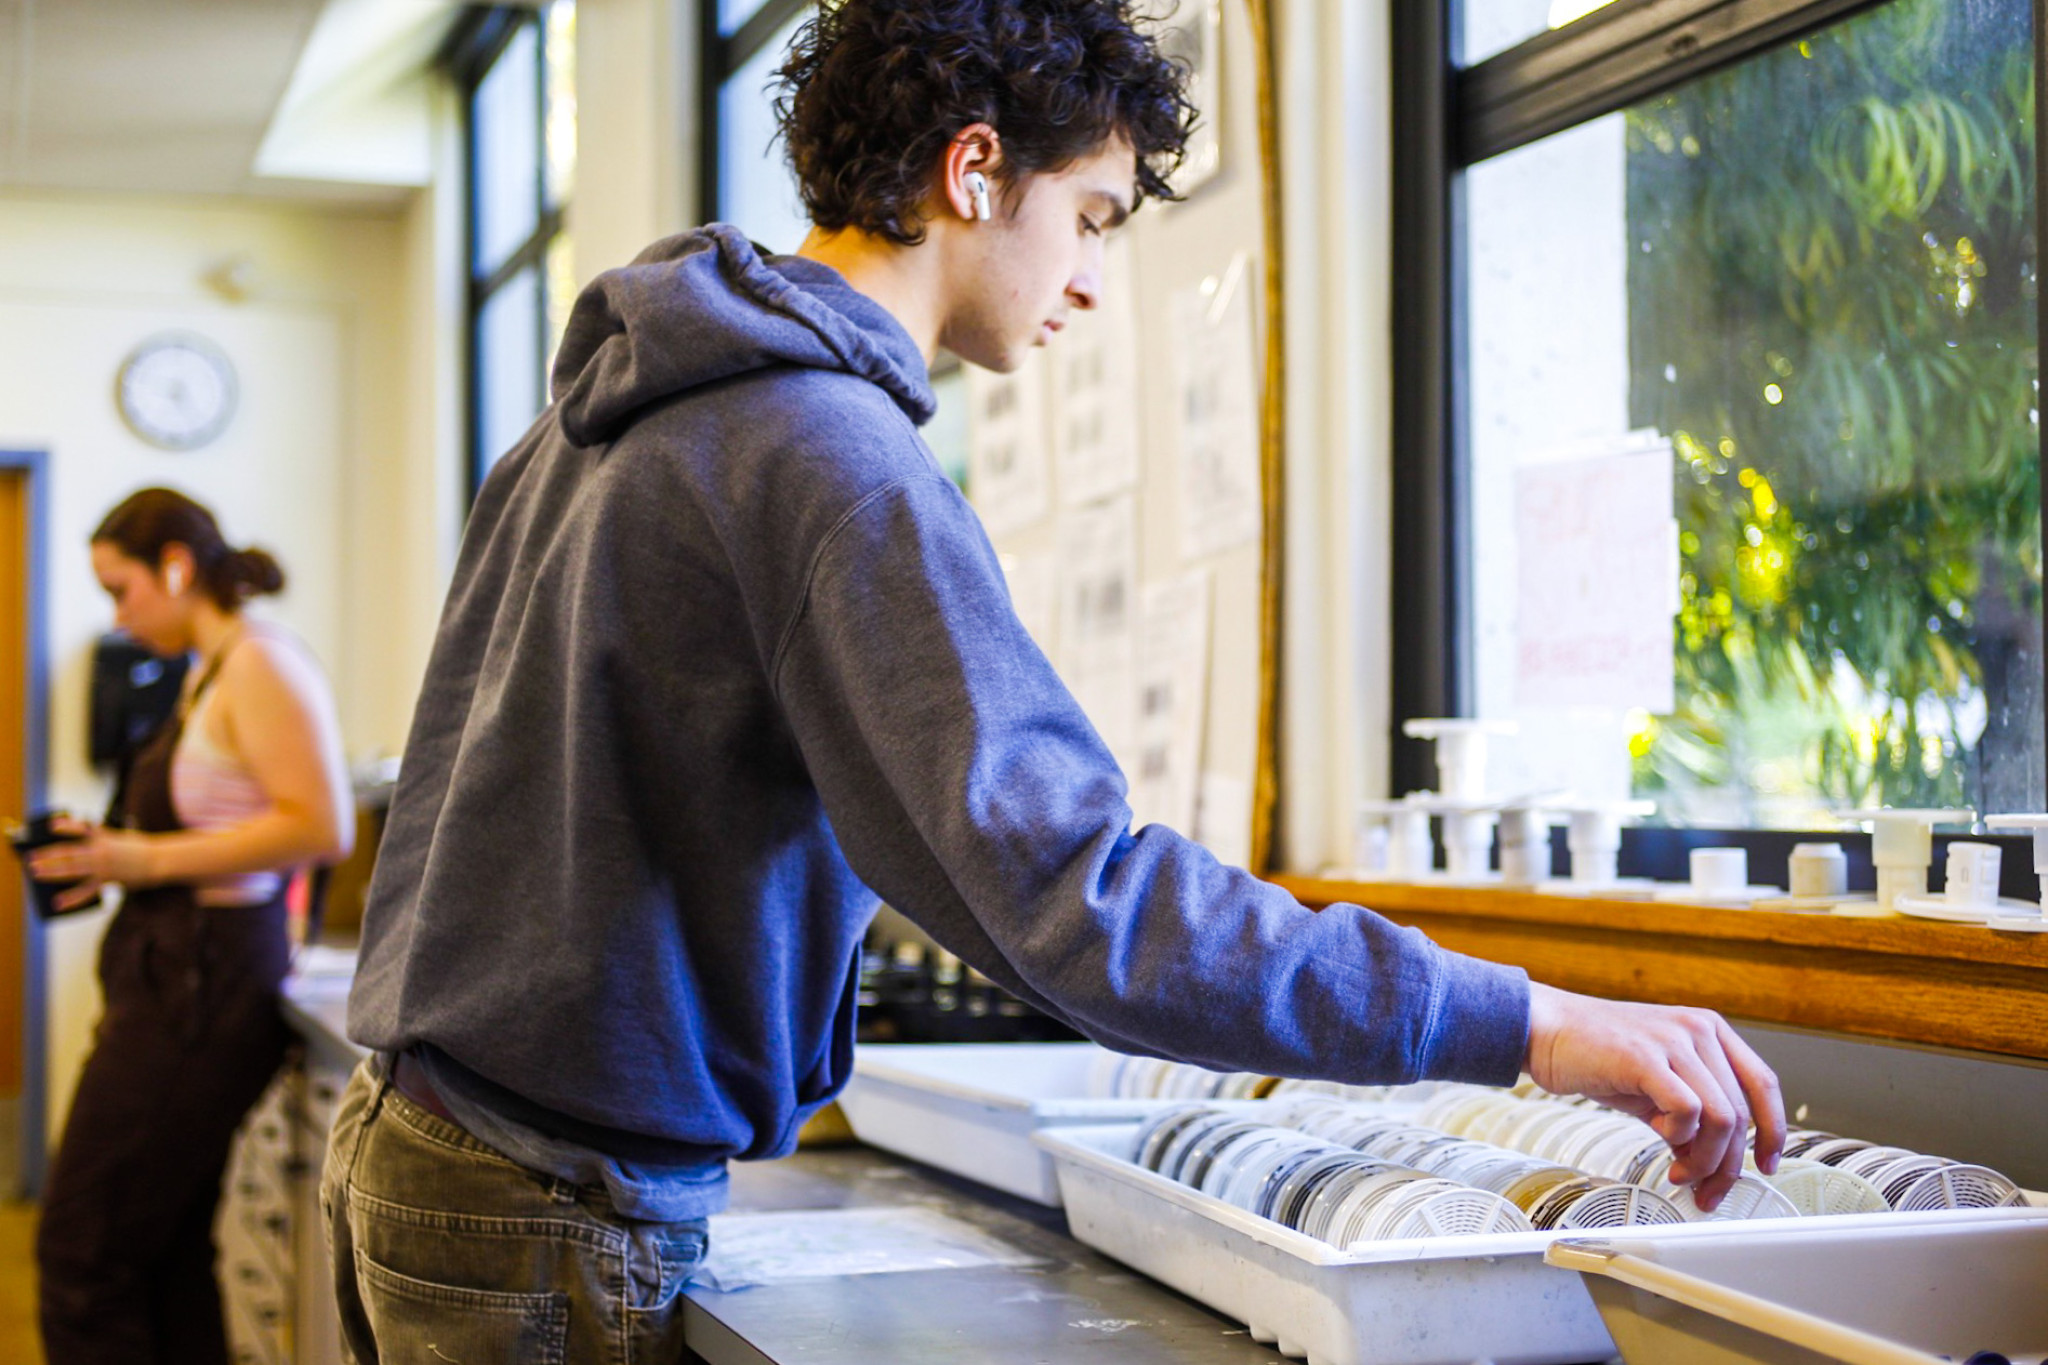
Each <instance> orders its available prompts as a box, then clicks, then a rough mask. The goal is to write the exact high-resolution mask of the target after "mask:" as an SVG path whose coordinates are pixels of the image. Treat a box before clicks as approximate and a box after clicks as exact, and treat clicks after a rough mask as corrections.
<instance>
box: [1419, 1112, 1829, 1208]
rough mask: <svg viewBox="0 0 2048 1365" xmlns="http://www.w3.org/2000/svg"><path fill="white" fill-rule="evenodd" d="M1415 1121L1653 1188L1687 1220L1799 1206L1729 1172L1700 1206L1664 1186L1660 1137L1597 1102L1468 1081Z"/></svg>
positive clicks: (1666, 1165)
mask: <svg viewBox="0 0 2048 1365" xmlns="http://www.w3.org/2000/svg"><path fill="white" fill-rule="evenodd" d="M1416 1121H1417V1122H1419V1123H1424V1124H1428V1125H1431V1126H1433V1127H1435V1128H1439V1129H1442V1130H1444V1131H1445V1132H1449V1133H1455V1134H1458V1135H1460V1136H1463V1137H1468V1138H1472V1139H1475V1140H1478V1141H1482V1142H1489V1143H1493V1144H1495V1145H1497V1146H1501V1147H1507V1148H1511V1149H1513V1150H1514V1151H1518V1152H1526V1153H1528V1154H1529V1155H1530V1156H1533V1157H1540V1158H1542V1159H1543V1160H1545V1161H1547V1162H1550V1163H1551V1164H1553V1165H1556V1166H1560V1167H1569V1168H1571V1169H1574V1170H1577V1171H1582V1172H1584V1173H1585V1174H1587V1175H1589V1176H1594V1177H1598V1178H1600V1179H1604V1180H1611V1181H1614V1182H1616V1183H1618V1184H1622V1185H1627V1186H1631V1187H1633V1188H1635V1189H1638V1190H1641V1191H1643V1192H1644V1193H1647V1194H1653V1195H1654V1197H1657V1198H1659V1199H1662V1200H1663V1201H1664V1202H1667V1203H1669V1204H1670V1205H1672V1207H1673V1208H1674V1209H1675V1210H1676V1211H1677V1213H1678V1214H1679V1215H1680V1216H1681V1217H1683V1218H1684V1219H1686V1220H1687V1221H1698V1220H1700V1219H1706V1218H1713V1219H1728V1218H1791V1217H1795V1216H1797V1215H1798V1213H1799V1208H1798V1206H1797V1205H1796V1204H1794V1203H1793V1202H1792V1201H1791V1200H1790V1199H1789V1198H1787V1197H1786V1196H1785V1195H1784V1194H1782V1193H1780V1192H1779V1191H1778V1190H1776V1189H1774V1188H1772V1186H1771V1184H1770V1183H1769V1182H1768V1181H1766V1180H1764V1179H1762V1178H1761V1177H1759V1176H1755V1175H1748V1174H1745V1175H1741V1176H1738V1177H1737V1178H1736V1181H1735V1184H1734V1186H1733V1187H1732V1188H1731V1189H1730V1190H1729V1191H1728V1193H1727V1194H1726V1195H1725V1196H1724V1197H1723V1198H1722V1201H1721V1203H1720V1204H1719V1205H1718V1206H1717V1207H1716V1208H1715V1209H1714V1210H1713V1211H1712V1212H1708V1211H1707V1210H1704V1209H1702V1208H1701V1207H1700V1206H1699V1205H1698V1203H1696V1202H1695V1201H1694V1198H1693V1191H1692V1190H1691V1188H1690V1187H1687V1188H1682V1189H1673V1188H1672V1186H1671V1183H1670V1180H1669V1178H1668V1177H1669V1176H1670V1174H1671V1163H1672V1160H1673V1155H1672V1151H1671V1148H1670V1147H1669V1145H1667V1144H1666V1143H1665V1141H1664V1139H1663V1138H1661V1137H1659V1136H1658V1135H1657V1133H1656V1132H1655V1131H1654V1130H1653V1129H1651V1127H1650V1126H1649V1125H1648V1124H1646V1123H1643V1122H1641V1121H1640V1120H1638V1119H1633V1118H1630V1117H1629V1116H1628V1115H1626V1114H1618V1113H1616V1112H1614V1111H1613V1110H1611V1109H1603V1108H1600V1107H1599V1106H1597V1105H1592V1104H1588V1103H1584V1102H1574V1101H1569V1100H1561V1099H1554V1098H1533V1097H1524V1096H1520V1095H1516V1094H1513V1093H1510V1092H1507V1091H1500V1090H1481V1089H1478V1088H1476V1087H1474V1088H1471V1089H1466V1090H1462V1091H1447V1092H1445V1093H1443V1094H1441V1095H1438V1096H1437V1097H1436V1098H1434V1099H1432V1100H1430V1101H1429V1102H1428V1103H1426V1104H1424V1105H1423V1106H1422V1109H1421V1111H1420V1112H1419V1113H1418V1114H1417V1116H1416ZM1662 1191H1669V1193H1668V1194H1664V1193H1658V1192H1662Z"/></svg>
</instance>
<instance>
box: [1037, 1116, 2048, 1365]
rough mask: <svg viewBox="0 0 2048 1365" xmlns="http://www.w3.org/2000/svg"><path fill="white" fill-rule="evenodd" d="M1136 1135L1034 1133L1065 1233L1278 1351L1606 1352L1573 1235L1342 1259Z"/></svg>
mask: <svg viewBox="0 0 2048 1365" xmlns="http://www.w3.org/2000/svg"><path fill="white" fill-rule="evenodd" d="M1136 1134H1137V1130H1136V1128H1135V1127H1133V1126H1132V1125H1129V1124H1118V1125H1114V1126H1092V1127H1078V1126H1077V1127H1065V1128H1057V1129H1049V1130H1047V1131H1044V1132H1041V1133H1040V1134H1038V1136H1037V1137H1036V1139H1034V1140H1035V1141H1036V1142H1037V1143H1038V1145H1039V1146H1040V1147H1042V1148H1044V1149H1045V1150H1046V1151H1048V1152H1049V1153H1051V1155H1052V1156H1053V1159H1054V1161H1055V1164H1056V1166H1057V1169H1058V1176H1059V1181H1060V1191H1061V1195H1062V1197H1063V1198H1064V1200H1065V1203H1066V1209H1067V1223H1068V1226H1069V1227H1070V1228H1071V1229H1072V1231H1073V1234H1074V1236H1075V1237H1076V1238H1078V1239H1079V1240H1081V1241H1082V1242H1085V1243H1087V1244H1088V1245H1089V1246H1092V1247H1095V1248H1096V1249H1097V1250H1099V1251H1102V1252H1105V1253H1106V1254H1108V1255H1110V1256H1113V1257H1115V1258H1116V1259H1117V1260H1119V1261H1122V1262H1123V1263H1124V1264H1126V1265H1128V1266H1130V1267H1132V1268H1133V1269H1135V1270H1138V1271H1142V1272H1143V1273H1145V1274H1147V1275H1150V1276H1151V1277H1152V1278H1154V1279H1156V1280H1159V1281H1161V1282H1162V1283H1165V1284H1167V1285H1170V1286H1172V1287H1173V1288H1175V1289H1177V1290H1179V1291H1180V1292H1181V1293H1183V1294H1186V1295H1188V1296H1189V1297H1190V1298H1194V1299H1197V1300H1199V1301H1200V1302H1202V1303H1206V1304H1208V1305H1209V1306H1210V1307H1211V1308H1214V1309H1215V1310H1217V1311H1218V1312H1220V1313H1224V1314H1227V1315H1228V1316H1230V1317H1233V1318H1235V1319H1237V1320H1238V1321H1239V1322H1242V1323H1244V1324H1245V1325H1246V1326H1247V1327H1249V1328H1250V1329H1251V1333H1252V1336H1253V1337H1254V1338H1256V1339H1258V1340H1259V1341H1262V1342H1271V1343H1273V1344H1274V1345H1276V1346H1277V1347H1278V1348H1279V1350H1280V1351H1281V1352H1282V1354H1285V1355H1291V1356H1306V1357H1307V1358H1308V1360H1309V1361H1310V1365H1472V1362H1474V1361H1486V1362H1492V1365H1567V1363H1568V1362H1583V1361H1596V1360H1605V1359H1608V1358H1609V1357H1611V1356H1613V1355H1614V1354H1615V1350H1616V1347H1615V1344H1614V1341H1613V1338H1611V1337H1610V1336H1609V1334H1608V1331H1607V1328H1606V1327H1605V1325H1603V1323H1602V1321H1601V1317H1600V1313H1599V1311H1598V1310H1597V1309H1596V1308H1595V1307H1594V1304H1593V1300H1592V1297H1591V1295H1590V1294H1589V1293H1588V1292H1587V1290H1586V1288H1585V1286H1584V1284H1583V1283H1581V1282H1580V1280H1579V1277H1578V1275H1577V1274H1576V1273H1573V1272H1569V1271H1565V1270H1561V1269H1558V1268H1555V1267H1552V1266H1549V1265H1546V1264H1545V1263H1544V1259H1543V1258H1544V1252H1545V1251H1546V1250H1547V1249H1548V1247H1549V1246H1550V1244H1551V1243H1552V1242H1554V1241H1556V1240H1558V1239H1559V1238H1561V1237H1569V1236H1573V1235H1574V1234H1569V1233H1549V1232H1520V1233H1509V1234H1505V1235H1499V1236H1487V1237H1440V1238H1427V1239H1413V1240H1407V1241H1398V1242H1378V1243H1373V1244H1371V1245H1369V1246H1366V1245H1361V1246H1359V1247H1357V1248H1354V1249H1352V1250H1349V1251H1340V1250H1338V1249H1337V1248H1335V1247H1333V1246H1330V1245H1328V1244H1327V1243H1324V1242H1320V1241H1317V1240H1316V1239H1314V1238H1312V1237H1308V1236H1305V1235H1303V1234H1301V1233H1298V1232H1295V1231H1293V1230H1292V1229H1290V1228H1286V1227H1283V1226H1281V1225H1280V1224H1278V1223H1274V1222H1272V1221H1270V1220H1268V1219H1264V1218H1259V1217H1257V1216H1255V1215H1253V1214H1250V1213H1247V1212H1245V1211H1244V1210H1242V1209H1239V1208H1236V1207H1234V1206H1232V1205H1229V1204H1226V1203H1224V1202H1223V1201H1222V1200H1219V1199H1214V1198H1211V1197H1210V1196H1208V1195H1205V1194H1202V1193H1201V1192H1199V1191H1197V1190H1193V1189H1190V1188H1188V1187H1187V1186H1184V1185H1181V1184H1179V1183H1177V1182H1175V1181H1172V1180H1168V1179H1166V1178H1165V1177H1164V1176H1160V1175H1156V1174H1154V1173H1152V1172H1150V1171H1147V1170H1145V1169H1143V1168H1142V1167H1139V1166H1137V1165H1135V1164H1134V1163H1132V1162H1131V1160H1130V1159H1129V1157H1130V1149H1131V1145H1132V1143H1133V1141H1134V1140H1135V1138H1136ZM1970 1216H1971V1215H1967V1214H1963V1215H1958V1214H1952V1213H1945V1214H1875V1215H1850V1216H1838V1217H1830V1218H1808V1219H1801V1220H1799V1222H1798V1224H1797V1226H1798V1227H1799V1228H1800V1230H1802V1231H1806V1230H1811V1229H1823V1228H1829V1227H1833V1228H1837V1229H1842V1230H1844V1231H1845V1232H1846V1233H1847V1235H1849V1236H1851V1237H1853V1236H1854V1235H1856V1234H1857V1233H1860V1232H1864V1231H1875V1230H1878V1229H1884V1230H1888V1231H1900V1230H1904V1229H1906V1228H1908V1227H1910V1226H1914V1225H1922V1224H1940V1223H1942V1222H1944V1221H1954V1220H1956V1219H1957V1218H1967V1217H1970ZM1982 1216H1983V1215H1981V1214H1980V1215H1976V1217H1978V1218H1981V1217H1982ZM2007 1216H2009V1217H2013V1218H2018V1219H2027V1218H2032V1219H2035V1220H2043V1225H2044V1226H2048V1214H2044V1213H2042V1212H2040V1211H2036V1210H2011V1211H2007ZM1775 1221H1776V1227H1777V1228H1785V1227H1789V1226H1792V1224H1791V1222H1790V1220H1775ZM1755 1227H1756V1225H1754V1224H1748V1225H1745V1224H1738V1223H1693V1224H1686V1225H1683V1226H1680V1227H1675V1228H1669V1229H1659V1239H1660V1240H1662V1241H1668V1242H1670V1243H1672V1244H1677V1245H1683V1244H1685V1243H1689V1242H1691V1241H1693V1240H1695V1239H1712V1238H1715V1237H1718V1236H1723V1235H1726V1230H1728V1229H1742V1230H1744V1231H1745V1232H1746V1233H1748V1235H1750V1236H1752V1237H1753V1236H1755V1235H1756V1233H1755V1231H1754V1229H1755ZM1577 1235H1578V1236H1581V1237H1583V1235H1584V1234H1577ZM1644 1359H1645V1360H1650V1359H1656V1360H1658V1365H1662V1360H1661V1358H1656V1357H1645V1358H1644Z"/></svg>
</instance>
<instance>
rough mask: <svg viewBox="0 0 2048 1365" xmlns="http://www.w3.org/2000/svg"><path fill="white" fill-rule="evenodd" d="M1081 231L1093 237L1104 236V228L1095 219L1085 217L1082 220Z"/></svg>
mask: <svg viewBox="0 0 2048 1365" xmlns="http://www.w3.org/2000/svg"><path fill="white" fill-rule="evenodd" d="M1081 231H1083V232H1085V233H1089V234H1090V235H1092V236H1097V237H1099V236H1101V235H1102V226H1101V224H1099V223H1097V222H1095V221H1094V220H1093V219H1091V218H1088V217H1087V216H1085V215H1083V217H1082V219H1081Z"/></svg>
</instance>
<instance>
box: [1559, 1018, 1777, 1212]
mask: <svg viewBox="0 0 2048 1365" xmlns="http://www.w3.org/2000/svg"><path fill="white" fill-rule="evenodd" d="M1528 1070H1529V1074H1530V1075H1531V1076H1533V1077H1534V1078H1535V1080H1536V1084H1538V1085H1540V1086H1542V1087H1543V1088H1544V1089H1545V1090H1548V1091H1551V1092H1553V1093H1555V1094H1560V1095H1571V1094H1578V1095H1587V1096H1590V1097H1591V1098H1593V1099H1595V1100H1598V1101H1599V1102H1600V1103H1602V1104H1604V1105H1607V1106H1609V1107H1610V1108H1613V1109H1619V1110H1620V1111H1621V1112H1623V1113H1625V1114H1633V1115H1634V1116H1635V1117H1637V1118H1639V1119H1641V1120H1643V1121H1644V1122H1645V1123H1647V1124H1649V1125H1650V1127H1652V1128H1654V1129H1656V1130H1657V1133H1658V1134H1659V1135H1660V1136H1661V1137H1663V1139H1664V1140H1665V1141H1666V1142H1668V1143H1670V1144H1671V1150H1672V1151H1673V1152H1674V1153H1675V1154H1676V1155H1677V1158H1678V1159H1677V1160H1676V1161H1674V1162H1673V1163H1672V1165H1671V1179H1672V1181H1673V1182H1674V1183H1677V1184H1681V1185H1693V1186H1696V1189H1695V1190H1694V1197H1695V1198H1696V1199H1697V1200H1698V1201H1699V1206H1700V1207H1701V1208H1703V1209H1708V1210H1711V1209H1713V1208H1715V1207H1716V1206H1717V1205H1719V1204H1720V1202H1721V1200H1722V1199H1723V1198H1724V1197H1726V1195H1727V1193H1728V1191H1729V1190H1730V1189H1731V1188H1733V1187H1734V1184H1735V1180H1736V1177H1738V1176H1740V1175H1741V1174H1742V1156H1743V1148H1744V1146H1746V1145H1747V1144H1748V1141H1749V1133H1750V1126H1751V1124H1752V1123H1754V1124H1755V1128H1756V1163H1757V1165H1758V1166H1759V1167H1760V1168H1762V1169H1763V1170H1764V1171H1765V1172H1766V1173H1769V1172H1772V1171H1775V1170H1776V1169H1777V1168H1778V1153H1779V1151H1780V1150H1781V1149H1783V1147H1784V1145H1785V1106H1784V1102H1783V1101H1782V1100H1781V1099H1780V1098H1779V1095H1778V1078H1777V1076H1776V1075H1774V1074H1773V1073H1772V1071H1771V1069H1770V1067H1769V1066H1767V1065H1765V1063H1764V1060H1763V1059H1762V1058H1761V1057H1759V1056H1757V1055H1756V1053H1755V1052H1754V1051H1752V1050H1751V1049H1750V1046H1749V1044H1747V1043H1745V1042H1743V1041H1742V1039H1741V1038H1740V1037H1739V1036H1738V1035H1737V1034H1736V1032H1735V1030H1734V1029H1731V1028H1729V1027H1728V1023H1727V1021H1726V1020H1724V1019H1722V1018H1721V1016H1720V1015H1718V1014H1715V1013H1714V1012H1713V1011H1712V1010H1696V1009H1674V1008H1671V1007H1669V1006H1664V1005H1637V1004H1628V1003H1624V1002H1622V1001H1616V1000H1599V999H1595V998H1594V997H1592V996H1585V995H1572V994H1570V993H1569V992H1566V991H1559V990H1553V989H1552V988H1550V987H1548V986H1543V985H1538V984H1536V983H1533V982H1532V983H1531V984H1530V987H1529V1057H1528Z"/></svg>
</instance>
